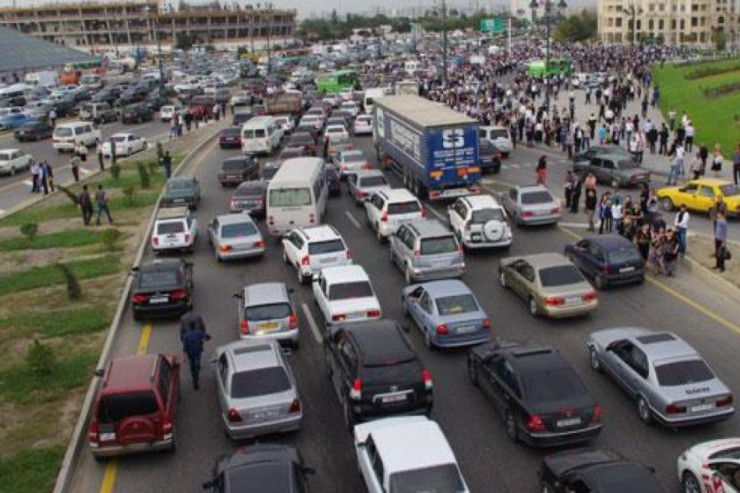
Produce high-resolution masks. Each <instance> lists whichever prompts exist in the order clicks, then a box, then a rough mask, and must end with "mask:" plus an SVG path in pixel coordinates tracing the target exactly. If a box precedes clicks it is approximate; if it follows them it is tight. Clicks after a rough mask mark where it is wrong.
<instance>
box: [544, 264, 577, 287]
mask: <svg viewBox="0 0 740 493" xmlns="http://www.w3.org/2000/svg"><path fill="white" fill-rule="evenodd" d="M539 274H540V282H541V283H542V286H543V287H545V288H552V287H555V286H567V285H569V284H576V283H579V282H584V279H583V275H582V274H581V272H580V271H579V270H578V269H577V268H575V267H574V266H572V265H557V266H555V267H546V268H544V269H540V272H539Z"/></svg>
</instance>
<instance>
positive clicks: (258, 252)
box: [218, 247, 265, 260]
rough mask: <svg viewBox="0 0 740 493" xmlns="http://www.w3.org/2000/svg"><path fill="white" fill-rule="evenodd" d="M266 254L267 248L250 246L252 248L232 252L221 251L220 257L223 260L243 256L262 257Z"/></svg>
mask: <svg viewBox="0 0 740 493" xmlns="http://www.w3.org/2000/svg"><path fill="white" fill-rule="evenodd" d="M264 254H265V249H264V247H263V248H250V249H244V250H236V251H235V250H232V251H230V252H220V253H219V255H218V256H219V258H220V259H221V260H237V259H242V258H254V257H261V256H263V255H264Z"/></svg>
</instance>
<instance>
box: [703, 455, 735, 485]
mask: <svg viewBox="0 0 740 493" xmlns="http://www.w3.org/2000/svg"><path fill="white" fill-rule="evenodd" d="M709 468H710V469H712V471H714V472H715V474H716V477H715V478H714V481H713V483H714V484H713V486H714V489H711V490H709V491H708V493H719V492H720V491H723V490H722V489H720V488H719V487H718V485H717V479H718V480H719V481H721V484H722V487H723V488H724V493H734V492H737V491H740V464H736V463H734V462H729V461H726V460H722V459H718V460H713V461H710V462H709Z"/></svg>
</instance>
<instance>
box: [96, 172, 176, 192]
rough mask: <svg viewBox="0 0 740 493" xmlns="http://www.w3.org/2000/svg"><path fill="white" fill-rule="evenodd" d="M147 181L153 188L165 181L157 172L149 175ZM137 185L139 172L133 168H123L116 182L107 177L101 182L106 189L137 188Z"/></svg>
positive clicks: (162, 175)
mask: <svg viewBox="0 0 740 493" xmlns="http://www.w3.org/2000/svg"><path fill="white" fill-rule="evenodd" d="M149 181H150V183H151V184H152V185H153V186H160V187H161V186H162V185H164V182H165V181H166V180H165V178H164V174H163V173H161V172H159V171H158V172H156V173H152V174H150V175H149ZM139 183H140V180H139V172H138V171H137V170H136V169H135V168H125V171H124V172H123V173H121V176H120V178H118V180H116V179H115V178H113V177H112V176H110V175H108V176H106V178H105V179H104V180H103V181H102V182H101V184H102V185H103V187H105V188H107V189H113V188H126V187H138V186H139Z"/></svg>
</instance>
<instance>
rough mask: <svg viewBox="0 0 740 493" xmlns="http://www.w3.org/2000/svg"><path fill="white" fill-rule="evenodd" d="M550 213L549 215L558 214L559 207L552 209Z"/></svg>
mask: <svg viewBox="0 0 740 493" xmlns="http://www.w3.org/2000/svg"><path fill="white" fill-rule="evenodd" d="M550 213H551V214H560V207H553V208H552V209H551V210H550Z"/></svg>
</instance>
